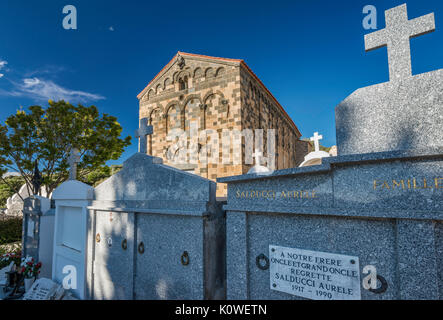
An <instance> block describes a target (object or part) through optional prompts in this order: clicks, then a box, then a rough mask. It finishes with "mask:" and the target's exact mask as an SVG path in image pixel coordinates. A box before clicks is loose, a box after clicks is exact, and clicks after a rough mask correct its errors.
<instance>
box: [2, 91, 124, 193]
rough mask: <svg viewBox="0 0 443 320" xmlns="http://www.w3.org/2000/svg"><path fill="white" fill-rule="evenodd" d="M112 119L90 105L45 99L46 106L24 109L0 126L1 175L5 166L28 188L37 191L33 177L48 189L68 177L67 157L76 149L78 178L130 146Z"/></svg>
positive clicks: (84, 177) (114, 157)
mask: <svg viewBox="0 0 443 320" xmlns="http://www.w3.org/2000/svg"><path fill="white" fill-rule="evenodd" d="M121 132H122V127H121V125H120V124H119V123H118V122H117V118H116V117H113V116H110V115H108V114H102V115H100V113H99V112H98V110H97V108H96V107H95V106H90V107H85V106H82V105H78V106H73V105H71V104H70V103H69V102H65V101H63V100H61V101H58V102H53V101H49V107H47V108H46V109H43V108H42V107H41V106H31V107H29V112H25V111H22V110H20V111H18V112H17V113H16V114H15V115H12V116H10V117H8V118H7V119H6V121H5V124H4V125H2V124H0V179H2V180H3V181H4V182H5V179H4V178H3V174H4V173H5V172H6V171H8V170H13V171H17V172H19V173H20V175H21V176H22V178H23V179H24V180H25V183H26V185H27V187H28V188H29V190H30V191H33V192H34V193H37V192H38V190H35V189H36V184H35V182H36V180H37V179H36V178H38V177H40V179H39V180H40V181H39V182H40V183H41V184H42V185H44V186H45V187H46V191H47V192H48V193H51V192H52V191H53V190H54V189H55V188H56V187H57V186H58V185H59V184H60V183H62V182H63V181H65V180H67V179H68V177H69V171H68V169H69V164H68V159H69V156H70V154H71V150H72V149H74V148H75V149H78V150H79V156H80V162H79V163H78V177H77V178H78V179H79V180H83V181H84V180H87V176H88V175H89V174H90V173H91V172H94V171H95V170H96V169H97V168H100V167H102V166H104V165H105V163H106V161H108V160H117V159H118V158H119V157H120V156H121V154H122V153H123V151H124V148H125V147H127V146H128V145H130V143H131V137H126V138H124V139H122V138H121Z"/></svg>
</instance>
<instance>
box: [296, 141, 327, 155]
mask: <svg viewBox="0 0 443 320" xmlns="http://www.w3.org/2000/svg"><path fill="white" fill-rule="evenodd" d="M302 140H303V141H307V142H309V144H310V145H311V147H312V150H314V142H313V141H311V140H309V139H302ZM329 150H331V147H325V146H322V145H321V144H320V151H325V152H329Z"/></svg>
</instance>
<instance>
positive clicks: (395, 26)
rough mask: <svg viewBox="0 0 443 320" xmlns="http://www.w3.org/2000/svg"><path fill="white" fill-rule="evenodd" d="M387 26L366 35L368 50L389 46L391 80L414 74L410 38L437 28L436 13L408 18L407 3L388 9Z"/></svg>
mask: <svg viewBox="0 0 443 320" xmlns="http://www.w3.org/2000/svg"><path fill="white" fill-rule="evenodd" d="M385 19H386V28H385V29H383V30H379V31H376V32H373V33H370V34H367V35H365V49H366V52H368V51H371V50H375V49H379V48H382V47H384V46H387V47H388V60H389V78H390V80H391V81H395V80H400V79H403V78H407V77H411V76H412V67H411V47H410V42H409V40H410V39H411V38H414V37H418V36H421V35H424V34H427V33H430V32H433V31H434V30H435V18H434V14H433V13H430V14H428V15H425V16H422V17H419V18H416V19H413V20H408V11H407V6H406V4H403V5H401V6H398V7H395V8H392V9H390V10H386V12H385Z"/></svg>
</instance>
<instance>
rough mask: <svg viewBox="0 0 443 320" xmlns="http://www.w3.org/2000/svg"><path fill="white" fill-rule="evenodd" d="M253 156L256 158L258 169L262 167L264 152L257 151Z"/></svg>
mask: <svg viewBox="0 0 443 320" xmlns="http://www.w3.org/2000/svg"><path fill="white" fill-rule="evenodd" d="M252 156H253V157H254V158H255V165H256V166H257V167H258V166H260V165H261V163H260V162H261V159H262V158H263V152H261V151H260V150H258V149H255V152H254V153H253V154H252Z"/></svg>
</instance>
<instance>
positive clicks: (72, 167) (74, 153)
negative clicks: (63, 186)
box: [68, 148, 80, 180]
mask: <svg viewBox="0 0 443 320" xmlns="http://www.w3.org/2000/svg"><path fill="white" fill-rule="evenodd" d="M78 153H79V151H78V149H76V148H72V149H71V154H70V156H69V158H68V163H69V180H77V163H79V162H80V155H79V154H78Z"/></svg>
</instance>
